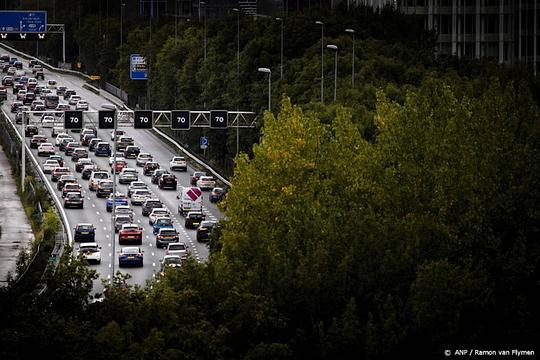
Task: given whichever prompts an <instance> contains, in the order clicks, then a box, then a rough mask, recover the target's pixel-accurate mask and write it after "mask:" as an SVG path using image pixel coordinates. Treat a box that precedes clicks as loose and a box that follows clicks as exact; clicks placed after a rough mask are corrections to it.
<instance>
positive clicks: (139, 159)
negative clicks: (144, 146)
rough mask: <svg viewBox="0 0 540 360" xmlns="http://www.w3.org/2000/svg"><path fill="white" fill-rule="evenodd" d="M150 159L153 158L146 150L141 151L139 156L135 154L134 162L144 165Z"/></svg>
mask: <svg viewBox="0 0 540 360" xmlns="http://www.w3.org/2000/svg"><path fill="white" fill-rule="evenodd" d="M152 160H153V157H152V155H150V154H149V153H146V152H142V153H140V154H139V156H137V160H135V164H137V166H144V164H146V163H147V162H148V161H152Z"/></svg>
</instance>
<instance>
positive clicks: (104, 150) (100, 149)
mask: <svg viewBox="0 0 540 360" xmlns="http://www.w3.org/2000/svg"><path fill="white" fill-rule="evenodd" d="M94 153H95V154H96V156H111V145H110V144H109V143H108V142H99V143H98V144H97V145H96V151H94Z"/></svg>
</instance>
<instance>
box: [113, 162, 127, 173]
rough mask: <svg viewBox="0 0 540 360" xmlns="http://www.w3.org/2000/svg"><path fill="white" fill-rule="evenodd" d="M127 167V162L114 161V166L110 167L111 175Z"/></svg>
mask: <svg viewBox="0 0 540 360" xmlns="http://www.w3.org/2000/svg"><path fill="white" fill-rule="evenodd" d="M127 166H128V163H127V161H125V160H118V159H116V164H113V166H112V167H111V174H113V173H115V172H116V173H117V174H118V173H120V172H121V171H122V170H123V169H124V168H125V167H127Z"/></svg>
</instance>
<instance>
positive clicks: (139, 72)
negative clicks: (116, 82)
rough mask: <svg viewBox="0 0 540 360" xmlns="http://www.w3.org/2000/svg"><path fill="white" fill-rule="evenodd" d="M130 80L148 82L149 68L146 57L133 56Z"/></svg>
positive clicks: (130, 65) (130, 60) (131, 58)
mask: <svg viewBox="0 0 540 360" xmlns="http://www.w3.org/2000/svg"><path fill="white" fill-rule="evenodd" d="M129 78H130V79H131V80H148V68H147V67H146V58H145V57H144V56H141V55H139V54H131V57H130V58H129Z"/></svg>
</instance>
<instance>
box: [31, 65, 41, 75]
mask: <svg viewBox="0 0 540 360" xmlns="http://www.w3.org/2000/svg"><path fill="white" fill-rule="evenodd" d="M39 70H43V66H41V65H40V64H35V65H34V66H32V74H35V73H36V72H38V71H39Z"/></svg>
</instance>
